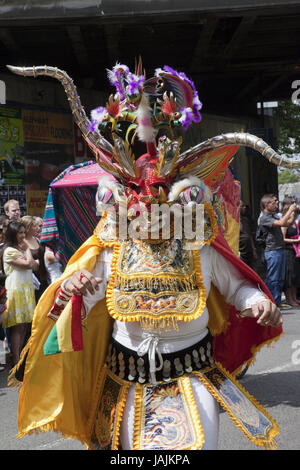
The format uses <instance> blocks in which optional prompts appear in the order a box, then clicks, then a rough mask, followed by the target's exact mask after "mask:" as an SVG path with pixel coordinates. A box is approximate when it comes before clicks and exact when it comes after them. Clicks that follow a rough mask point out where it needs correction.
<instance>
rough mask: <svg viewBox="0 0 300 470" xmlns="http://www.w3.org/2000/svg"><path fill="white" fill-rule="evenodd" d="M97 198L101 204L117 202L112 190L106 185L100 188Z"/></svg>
mask: <svg viewBox="0 0 300 470" xmlns="http://www.w3.org/2000/svg"><path fill="white" fill-rule="evenodd" d="M96 200H97V203H99V204H115V202H116V201H115V198H114V195H113V193H112V191H111V190H110V189H108V188H105V187H104V188H98V191H97V196H96Z"/></svg>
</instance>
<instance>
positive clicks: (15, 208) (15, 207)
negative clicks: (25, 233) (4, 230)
mask: <svg viewBox="0 0 300 470" xmlns="http://www.w3.org/2000/svg"><path fill="white" fill-rule="evenodd" d="M4 212H5V214H6V215H7V217H8V218H9V219H10V220H17V221H20V219H21V210H20V205H19V201H16V200H15V199H10V200H9V201H6V203H5V204H4Z"/></svg>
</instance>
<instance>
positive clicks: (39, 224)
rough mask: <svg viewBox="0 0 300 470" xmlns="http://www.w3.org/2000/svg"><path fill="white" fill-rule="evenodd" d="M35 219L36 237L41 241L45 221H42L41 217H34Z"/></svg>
mask: <svg viewBox="0 0 300 470" xmlns="http://www.w3.org/2000/svg"><path fill="white" fill-rule="evenodd" d="M33 218H34V221H35V224H36V237H37V238H38V239H40V238H41V234H42V228H43V219H41V217H36V216H34V217H33Z"/></svg>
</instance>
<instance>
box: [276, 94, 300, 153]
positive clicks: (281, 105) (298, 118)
mask: <svg viewBox="0 0 300 470" xmlns="http://www.w3.org/2000/svg"><path fill="white" fill-rule="evenodd" d="M274 116H276V118H277V119H278V123H279V137H278V150H279V152H280V153H284V154H285V155H286V156H287V157H289V156H293V155H295V154H300V106H299V105H298V104H295V103H293V102H292V101H291V100H286V101H279V102H278V107H277V108H276V109H275V111H274Z"/></svg>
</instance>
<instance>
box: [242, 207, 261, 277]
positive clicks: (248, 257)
mask: <svg viewBox="0 0 300 470" xmlns="http://www.w3.org/2000/svg"><path fill="white" fill-rule="evenodd" d="M239 252H240V259H241V260H242V261H244V263H246V264H248V266H250V267H251V268H252V269H253V267H254V263H255V261H256V260H257V254H256V247H255V243H254V240H253V236H252V231H251V220H250V218H249V217H248V215H247V205H246V204H245V203H244V202H243V201H240V238H239Z"/></svg>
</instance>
